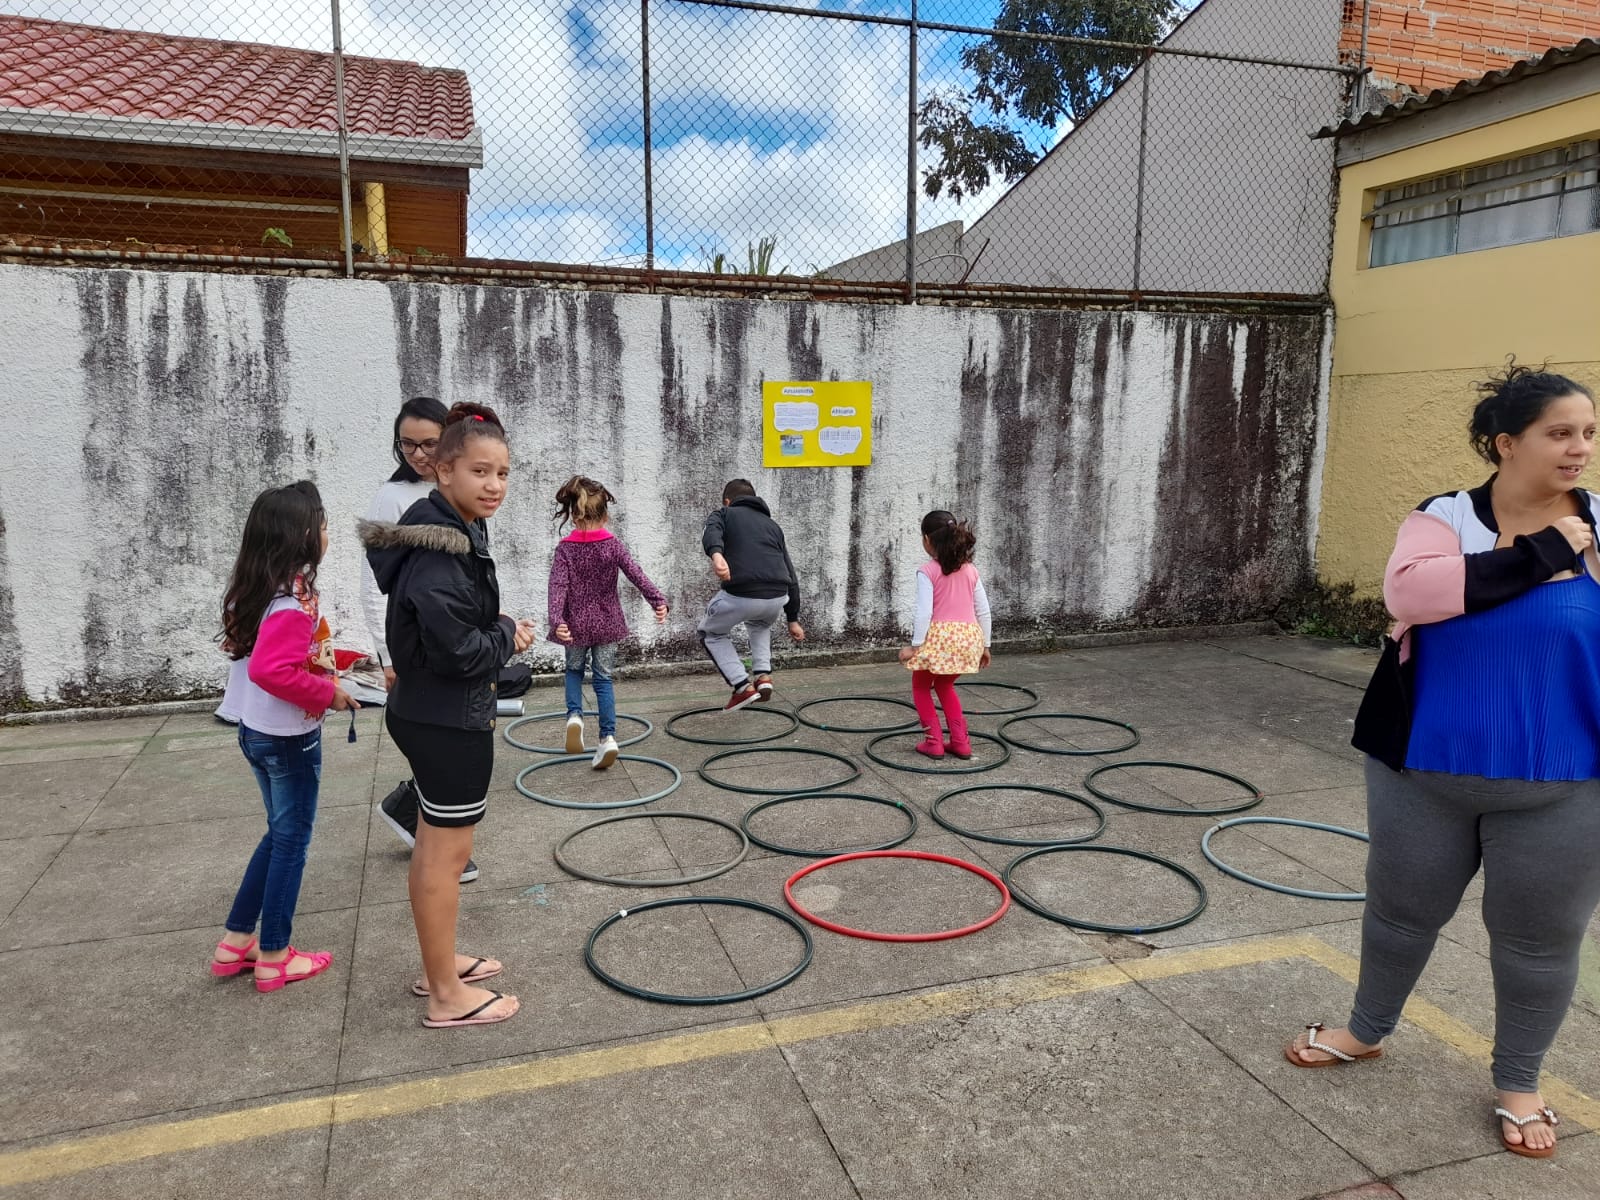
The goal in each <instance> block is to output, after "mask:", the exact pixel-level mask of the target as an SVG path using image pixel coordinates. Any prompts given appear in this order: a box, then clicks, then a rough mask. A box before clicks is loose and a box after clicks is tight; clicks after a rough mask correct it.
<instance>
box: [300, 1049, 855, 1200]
mask: <svg viewBox="0 0 1600 1200" xmlns="http://www.w3.org/2000/svg"><path fill="white" fill-rule="evenodd" d="M454 1036H459V1035H454ZM468 1146H471V1147H479V1148H480V1149H477V1150H474V1151H472V1152H471V1156H470V1158H468V1157H466V1155H465V1153H464V1150H465V1148H466V1147H468ZM492 1147H502V1148H508V1149H503V1150H502V1151H501V1152H500V1153H493V1152H492V1151H491V1150H490V1149H489V1148H492ZM511 1147H514V1148H515V1150H514V1152H511V1151H509V1148H511ZM502 1193H503V1194H506V1195H515V1196H519V1197H520V1196H527V1197H538V1198H541V1200H576V1198H578V1197H582V1198H583V1200H634V1198H636V1197H641V1196H649V1197H652V1200H679V1198H681V1200H705V1198H706V1197H722V1196H750V1197H756V1196H786V1197H795V1198H796V1200H854V1197H855V1196H856V1192H855V1190H854V1189H853V1187H852V1186H851V1183H850V1180H849V1178H848V1177H847V1176H846V1175H845V1173H844V1171H843V1169H842V1168H841V1167H840V1165H839V1162H838V1159H837V1157H836V1156H835V1155H834V1153H833V1151H832V1148H831V1147H830V1146H829V1144H828V1140H827V1138H826V1137H825V1136H824V1135H823V1133H822V1131H821V1130H820V1129H819V1128H818V1127H817V1124H816V1122H815V1121H814V1120H813V1119H812V1118H811V1116H810V1114H809V1113H808V1112H807V1110H806V1097H805V1095H804V1093H802V1092H801V1090H800V1088H799V1087H798V1086H797V1085H796V1084H795V1081H794V1078H793V1076H792V1075H791V1074H790V1073H789V1070H788V1068H787V1066H786V1065H785V1063H784V1060H783V1057H782V1055H781V1054H779V1053H778V1051H776V1050H770V1049H769V1050H759V1051H752V1052H749V1053H743V1054H734V1055H729V1056H727V1057H722V1058H717V1059H714V1060H711V1061H708V1062H695V1063H685V1064H679V1065H674V1066H668V1067H661V1068H656V1069H652V1070H641V1071H636V1072H629V1073H627V1074H625V1075H623V1076H621V1077H619V1078H615V1079H597V1080H590V1081H583V1082H575V1083H571V1084H566V1085H563V1086H560V1087H553V1088H548V1089H542V1090H538V1091H533V1092H527V1093H522V1094H517V1095H510V1096H499V1097H495V1098H493V1099H489V1100H484V1101H481V1102H476V1103H465V1104H459V1105H454V1106H451V1107H449V1108H442V1109H431V1110H425V1111H423V1112H418V1113H411V1114H407V1115H405V1116H397V1117H390V1118H387V1119H384V1120H381V1121H366V1122H358V1123H352V1124H348V1125H342V1126H340V1127H339V1128H337V1129H335V1130H334V1133H333V1139H332V1147H331V1165H330V1169H329V1173H328V1195H330V1196H339V1197H342V1198H348V1200H365V1198H367V1197H372V1198H375V1200H388V1198H389V1197H391V1196H394V1195H397V1194H406V1195H428V1194H436V1195H446V1194H461V1195H473V1196H478V1195H491V1194H502Z"/></svg>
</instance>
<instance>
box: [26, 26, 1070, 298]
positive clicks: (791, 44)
mask: <svg viewBox="0 0 1600 1200" xmlns="http://www.w3.org/2000/svg"><path fill="white" fill-rule="evenodd" d="M13 6H15V7H13ZM829 6H830V7H836V8H837V7H848V8H849V9H850V10H852V11H860V12H871V13H881V14H887V15H894V16H904V15H907V14H908V9H909V0H853V2H852V0H847V2H846V4H845V5H842V6H841V5H838V4H834V3H831V4H830V5H829ZM7 7H8V8H9V9H10V10H11V11H16V12H20V13H22V14H24V15H30V16H44V17H51V18H55V19H59V20H72V21H83V22H88V23H93V24H99V25H109V26H114V27H119V28H133V29H147V30H155V31H160V32H165V33H176V34H190V35H195V36H203V37H216V38H231V39H238V40H248V41H259V42H268V43H274V44H279V45H291V46H301V47H306V48H312V49H327V48H328V46H329V44H330V42H329V32H328V29H329V8H328V4H327V3H326V2H325V0H313V2H308V0H276V2H275V3H274V4H272V5H271V6H267V5H265V4H261V3H258V2H256V0H154V2H141V3H135V2H134V0H105V2H101V0H20V2H19V0H12V4H11V5H8V6H7ZM997 8H998V0H922V4H921V8H920V11H921V14H922V16H923V17H924V18H925V19H928V20H942V21H947V22H951V23H956V24H966V25H974V26H984V25H987V24H988V23H989V21H990V20H991V19H992V18H993V16H994V13H995V11H996V10H997ZM342 22H343V30H344V42H345V49H346V51H347V52H348V53H351V54H363V55H371V56H375V57H385V58H403V59H412V60H415V61H419V62H422V63H426V64H429V65H433V66H448V67H459V68H461V69H462V70H465V71H466V72H467V75H468V77H469V79H470V80H471V84H472V93H473V103H474V109H475V113H476V118H477V121H478V125H479V127H480V128H481V130H482V133H483V139H484V157H485V166H484V167H482V168H481V169H479V170H477V171H475V172H474V174H473V183H472V200H471V216H470V238H471V245H470V249H471V252H472V253H474V254H479V255H486V256H491V257H497V258H519V259H539V260H546V261H559V262H572V263H615V264H619V265H634V264H639V263H642V261H643V254H644V245H645V242H644V188H643V161H644V153H643V124H642V119H641V111H642V110H641V99H640V62H641V53H640V8H639V2H638V0H573V2H571V3H565V2H563V0H493V2H490V0H345V3H344V5H343V6H342ZM650 41H651V55H650V59H651V61H650V71H651V89H652V106H651V107H652V114H653V118H652V119H653V142H654V146H655V151H654V156H653V161H654V181H655V214H656V253H657V259H658V261H659V262H660V263H661V264H662V265H669V266H682V267H688V268H691V269H701V268H703V267H704V266H705V265H706V263H707V260H708V259H709V258H710V256H711V255H712V254H714V253H716V252H718V251H722V252H725V253H727V254H728V255H729V256H730V257H731V258H733V259H736V260H737V261H739V262H740V263H742V262H743V260H744V257H745V251H746V246H747V245H748V244H749V243H751V242H755V241H758V240H759V239H761V238H763V237H775V238H776V239H777V249H776V254H775V257H774V262H773V267H774V268H779V267H783V266H787V267H789V268H790V270H792V271H795V272H809V271H811V270H815V269H817V268H820V267H824V266H826V265H828V264H830V263H833V262H837V261H840V260H842V259H844V258H847V257H850V256H851V255H854V254H859V253H862V252H864V251H867V250H870V249H873V248H874V247H877V246H880V245H883V244H885V243H887V242H892V241H894V240H896V239H898V238H900V237H902V236H904V232H905V205H906V185H905V172H906V146H905V137H906V107H907V79H906V46H907V37H906V32H905V31H904V30H903V29H898V28H891V27H883V26H866V25H860V24H856V23H853V22H842V21H831V20H822V19H816V18H808V17H796V16H789V15H780V14H763V13H748V12H737V11H732V10H728V9H720V8H714V7H709V6H706V5H701V4H693V3H687V2H685V0H651V13H650ZM965 44H968V39H962V38H957V37H954V36H950V35H944V34H928V33H924V34H923V35H922V53H921V55H920V58H921V66H920V75H921V80H920V88H921V91H922V94H924V95H926V94H927V93H928V91H930V90H931V89H933V88H938V87H955V86H961V85H962V84H963V83H964V82H966V80H965V78H964V73H963V72H961V71H960V69H959V64H958V62H957V56H958V54H959V52H960V50H961V48H962V46H963V45H965ZM1027 132H1028V134H1029V136H1030V140H1031V141H1032V142H1033V144H1034V145H1036V146H1039V147H1041V148H1042V147H1044V146H1046V145H1048V144H1049V143H1050V142H1051V141H1052V140H1053V138H1054V137H1056V136H1059V134H1060V133H1061V132H1064V131H1052V130H1044V129H1031V130H1028V131H1027ZM1000 191H1001V188H1000V187H999V186H998V185H997V186H995V187H992V188H990V189H989V190H988V192H987V193H985V194H984V195H980V196H975V197H969V198H968V199H967V200H966V201H965V202H963V203H961V204H957V203H955V202H953V201H950V200H948V199H945V200H940V201H928V200H926V199H922V200H920V202H919V203H920V210H919V215H918V226H919V228H923V229H926V228H929V227H931V226H933V225H937V224H940V223H942V222H944V221H948V220H951V219H956V218H959V219H962V220H965V221H967V222H968V223H970V222H971V221H972V220H973V219H975V218H976V217H977V216H978V215H979V214H980V213H982V212H983V211H984V209H985V208H987V207H988V206H989V204H991V203H992V202H993V200H994V198H995V197H996V196H997V195H998V194H999V192H1000Z"/></svg>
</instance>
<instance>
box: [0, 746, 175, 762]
mask: <svg viewBox="0 0 1600 1200" xmlns="http://www.w3.org/2000/svg"><path fill="white" fill-rule="evenodd" d="M144 745H145V743H143V742H128V741H123V742H72V741H64V742H60V743H58V744H56V745H50V746H31V747H19V748H17V749H14V750H0V767H13V766H18V765H20V764H23V763H67V762H77V761H80V760H83V759H94V758H132V757H133V756H134V755H135V754H138V753H139V751H140V750H142V749H144Z"/></svg>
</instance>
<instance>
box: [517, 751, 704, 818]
mask: <svg viewBox="0 0 1600 1200" xmlns="http://www.w3.org/2000/svg"><path fill="white" fill-rule="evenodd" d="M589 761H590V756H589V755H587V754H563V755H562V756H561V757H560V758H547V759H545V760H544V761H543V762H536V763H529V764H528V765H527V766H525V767H523V768H522V770H520V771H518V772H517V779H516V787H517V791H519V792H521V793H522V794H523V795H524V796H526V797H527V798H528V799H529V800H537V801H538V802H539V803H540V804H548V805H550V806H551V807H552V808H577V809H588V810H592V811H598V810H600V809H606V808H635V807H637V806H638V805H641V804H649V803H650V802H651V801H652V800H660V799H662V798H663V797H665V796H670V795H672V793H673V792H675V791H677V790H678V787H679V785H680V784H682V783H683V772H682V771H680V770H678V768H677V767H675V766H673V765H672V764H671V763H669V762H667V761H665V760H664V759H659V758H646V757H645V756H644V755H643V754H619V755H617V761H618V762H642V763H649V764H650V765H651V766H653V767H665V768H666V769H667V770H669V771H671V772H672V782H671V783H669V784H668V785H667V786H666V787H664V788H662V789H661V790H660V791H659V792H656V793H655V794H653V795H650V796H638V797H635V798H634V799H632V800H607V801H606V802H605V803H603V804H585V803H583V802H582V801H579V800H557V799H556V798H555V797H553V796H543V795H540V794H539V793H538V792H536V791H534V790H533V789H532V788H530V787H528V786H527V784H525V783H523V782H522V780H523V777H524V776H527V775H531V774H533V772H535V771H542V770H544V769H545V768H546V767H559V766H560V765H561V764H562V763H575V762H589Z"/></svg>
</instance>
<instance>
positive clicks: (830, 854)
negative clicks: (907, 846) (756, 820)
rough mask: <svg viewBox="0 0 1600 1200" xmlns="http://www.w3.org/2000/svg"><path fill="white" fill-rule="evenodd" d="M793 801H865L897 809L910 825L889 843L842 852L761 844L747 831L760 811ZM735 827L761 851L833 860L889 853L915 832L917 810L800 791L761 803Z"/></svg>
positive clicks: (851, 795) (875, 799)
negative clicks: (874, 852)
mask: <svg viewBox="0 0 1600 1200" xmlns="http://www.w3.org/2000/svg"><path fill="white" fill-rule="evenodd" d="M796 800H865V801H867V802H868V803H871V804H882V805H884V806H886V807H888V808H898V809H899V810H900V811H901V812H902V813H903V814H905V815H906V816H907V817H909V818H910V819H911V825H910V827H909V828H908V829H907V830H906V831H905V832H904V833H902V834H901V835H900V836H899V837H897V838H895V839H894V840H893V841H888V842H879V843H878V844H877V845H875V846H847V847H846V848H845V849H843V850H800V849H796V848H795V847H793V846H780V845H778V843H777V842H767V841H763V840H762V839H761V838H759V837H757V836H756V835H755V834H753V833H751V832H750V818H751V817H753V816H755V815H756V814H757V813H758V812H760V811H761V810H762V809H764V808H772V807H773V806H774V805H777V804H793V803H794V802H795V801H796ZM739 828H740V829H741V830H743V831H744V835H745V836H746V837H747V838H749V839H750V840H751V841H752V842H754V843H755V844H756V845H757V846H760V847H761V848H762V849H763V850H771V851H772V852H773V853H774V854H788V855H792V856H793V857H795V858H834V857H836V856H837V855H840V854H851V853H854V852H857V851H868V850H893V849H894V848H895V847H896V846H898V845H900V844H902V843H903V842H908V841H910V840H911V835H912V834H914V833H916V832H917V810H916V809H914V808H912V807H911V806H910V805H909V804H905V803H903V802H901V801H899V800H886V799H884V798H883V797H882V796H864V795H862V794H861V793H860V792H801V793H800V794H798V795H794V796H774V797H773V798H772V799H771V800H763V801H762V802H761V803H760V804H758V805H756V806H755V807H754V808H752V809H750V810H749V811H748V812H747V813H745V814H744V816H742V817H740V818H739Z"/></svg>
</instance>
